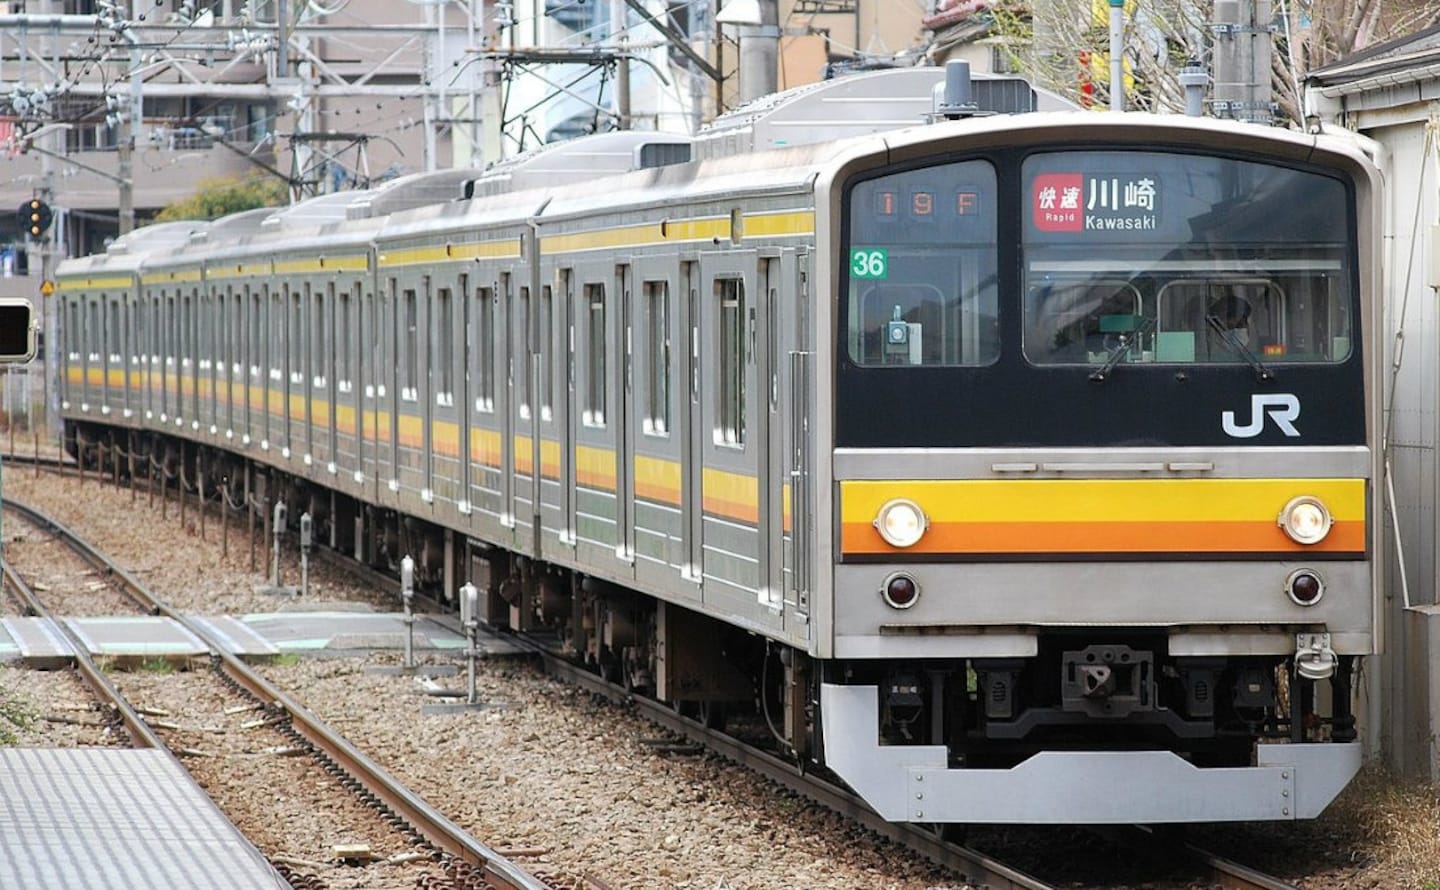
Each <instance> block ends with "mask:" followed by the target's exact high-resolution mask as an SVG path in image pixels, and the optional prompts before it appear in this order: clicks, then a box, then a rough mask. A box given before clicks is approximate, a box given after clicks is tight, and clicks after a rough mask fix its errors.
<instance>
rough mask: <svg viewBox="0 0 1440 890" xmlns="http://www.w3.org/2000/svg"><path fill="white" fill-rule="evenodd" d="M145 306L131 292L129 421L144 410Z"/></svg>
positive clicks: (127, 324) (128, 307) (127, 374)
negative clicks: (143, 320)
mask: <svg viewBox="0 0 1440 890" xmlns="http://www.w3.org/2000/svg"><path fill="white" fill-rule="evenodd" d="M144 308H145V304H144V302H143V301H142V300H141V299H140V297H139V295H138V294H137V293H136V292H135V291H134V290H131V291H130V295H129V296H127V297H126V298H125V303H124V312H125V350H126V351H125V359H126V362H125V409H124V410H125V417H126V418H127V419H130V418H134V417H137V416H140V412H141V411H142V410H143V404H142V403H143V400H144V398H145V393H144V388H143V387H144V385H145V383H144V374H143V373H142V369H143V368H144V367H145V364H144V360H145V336H144V330H145V326H144V324H143V323H142V319H143V318H144Z"/></svg>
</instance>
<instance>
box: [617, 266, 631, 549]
mask: <svg viewBox="0 0 1440 890" xmlns="http://www.w3.org/2000/svg"><path fill="white" fill-rule="evenodd" d="M615 290H616V291H617V293H618V295H619V297H620V317H619V318H618V319H617V320H616V321H617V324H616V330H615V340H614V343H615V355H616V356H617V357H618V359H619V361H618V362H616V364H617V365H618V366H619V367H617V368H616V372H617V377H616V380H615V408H616V410H615V510H616V536H617V541H616V546H615V555H616V556H617V557H619V558H621V559H623V560H625V561H626V562H629V563H630V565H631V572H632V575H633V572H634V564H635V521H634V517H635V473H634V461H633V454H634V452H633V451H632V450H631V447H632V446H631V439H632V437H631V429H630V423H631V417H632V415H633V414H634V413H635V411H634V410H633V400H634V373H633V372H634V354H633V352H632V346H633V343H634V340H633V336H632V335H633V332H634V319H635V272H634V268H633V267H632V266H630V265H628V264H627V265H621V266H616V267H615Z"/></svg>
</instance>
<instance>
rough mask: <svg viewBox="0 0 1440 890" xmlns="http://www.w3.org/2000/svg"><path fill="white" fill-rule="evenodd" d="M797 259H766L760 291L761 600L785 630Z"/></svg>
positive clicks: (784, 256) (762, 262) (762, 260)
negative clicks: (790, 342)
mask: <svg viewBox="0 0 1440 890" xmlns="http://www.w3.org/2000/svg"><path fill="white" fill-rule="evenodd" d="M794 270H795V253H794V251H783V252H781V253H779V254H778V255H775V256H762V257H761V258H760V268H759V280H758V282H757V284H758V287H757V290H756V297H757V299H756V304H757V306H756V308H757V309H758V310H759V312H758V314H759V317H758V319H757V321H758V324H757V325H756V338H755V339H756V349H757V354H756V357H755V358H756V374H755V376H756V380H757V382H759V384H760V392H759V393H757V396H758V398H757V399H755V401H756V402H758V405H757V409H756V421H757V423H756V427H757V436H756V441H757V442H759V443H761V448H762V451H761V453H760V454H759V471H760V477H759V478H760V548H761V566H760V571H761V586H760V591H759V593H758V594H757V598H758V600H759V602H760V605H762V606H765V607H767V608H769V609H770V611H771V612H772V614H774V615H776V616H778V617H779V618H780V619H781V623H782V624H783V620H784V612H783V609H784V603H785V593H784V591H785V578H784V570H785V540H784V535H785V496H786V495H787V494H788V493H789V490H790V489H789V485H788V484H787V483H788V480H787V479H786V478H785V473H784V468H785V460H784V455H785V442H784V435H783V430H784V424H782V423H781V414H780V407H781V404H782V402H781V388H780V387H781V382H782V378H783V376H784V375H783V374H782V371H781V369H782V365H781V349H782V347H783V344H784V343H785V342H786V340H787V337H786V336H785V332H786V330H787V329H786V328H785V326H784V318H783V313H782V310H781V308H780V306H781V303H782V302H783V296H784V295H785V294H787V293H789V292H791V290H792V289H793V288H791V287H787V282H789V281H793V280H794Z"/></svg>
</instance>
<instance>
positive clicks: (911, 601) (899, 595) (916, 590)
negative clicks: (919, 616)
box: [880, 572, 920, 609]
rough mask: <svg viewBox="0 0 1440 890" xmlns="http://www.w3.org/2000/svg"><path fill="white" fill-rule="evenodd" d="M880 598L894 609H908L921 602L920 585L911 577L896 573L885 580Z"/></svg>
mask: <svg viewBox="0 0 1440 890" xmlns="http://www.w3.org/2000/svg"><path fill="white" fill-rule="evenodd" d="M880 596H881V597H883V598H884V600H885V605H887V606H889V607H890V608H892V609H908V608H910V607H911V606H913V605H915V603H917V602H919V600H920V584H919V583H918V582H917V581H916V580H915V579H914V578H912V577H911V576H910V575H907V574H906V573H904V572H896V573H895V574H893V575H891V576H890V577H888V578H886V579H885V583H884V584H883V585H881V587H880Z"/></svg>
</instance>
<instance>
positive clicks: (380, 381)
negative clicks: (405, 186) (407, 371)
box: [375, 278, 404, 506]
mask: <svg viewBox="0 0 1440 890" xmlns="http://www.w3.org/2000/svg"><path fill="white" fill-rule="evenodd" d="M381 312H382V313H383V318H382V324H381V328H382V330H384V331H385V336H384V337H382V338H381V341H382V342H383V343H384V346H385V350H384V358H383V359H382V361H383V364H382V365H381V369H380V371H379V372H378V373H377V374H376V375H375V380H376V381H377V385H376V387H375V394H376V396H377V397H378V400H379V402H378V404H379V408H378V410H379V411H380V413H381V416H382V418H383V419H382V421H381V423H382V426H381V436H382V437H383V441H385V442H386V443H387V444H388V446H389V447H387V448H384V449H382V450H381V451H380V453H379V454H377V456H376V467H377V470H378V472H379V473H380V474H381V475H383V477H384V480H385V485H384V486H383V487H382V488H381V489H380V491H381V494H380V498H381V500H382V501H383V502H384V503H387V504H390V505H391V506H396V505H398V504H399V501H400V498H399V492H400V408H401V404H402V402H401V382H400V381H401V380H402V379H403V378H402V376H401V371H400V361H401V358H400V338H401V336H402V335H403V333H404V331H403V329H402V328H403V322H402V320H401V319H402V317H403V310H402V309H401V306H400V282H399V280H398V279H396V278H391V279H390V293H389V295H388V298H387V299H385V300H384V301H383V306H382V309H381ZM382 455H383V456H382ZM376 481H377V483H378V482H379V480H378V479H377V480H376Z"/></svg>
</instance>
